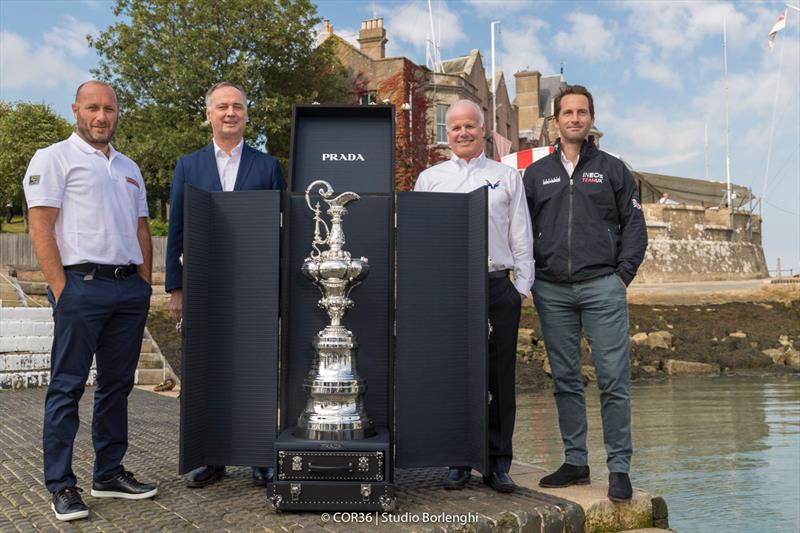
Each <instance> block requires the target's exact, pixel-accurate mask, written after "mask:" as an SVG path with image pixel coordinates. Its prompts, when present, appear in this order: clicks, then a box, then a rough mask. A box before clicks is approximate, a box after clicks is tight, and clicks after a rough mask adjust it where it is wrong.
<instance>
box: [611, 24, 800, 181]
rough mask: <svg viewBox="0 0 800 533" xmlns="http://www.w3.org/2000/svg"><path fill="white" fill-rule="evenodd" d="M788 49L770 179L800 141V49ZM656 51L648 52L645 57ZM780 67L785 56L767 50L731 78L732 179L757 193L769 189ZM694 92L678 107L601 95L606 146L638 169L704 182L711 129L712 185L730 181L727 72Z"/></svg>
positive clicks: (797, 46)
mask: <svg viewBox="0 0 800 533" xmlns="http://www.w3.org/2000/svg"><path fill="white" fill-rule="evenodd" d="M782 44H784V45H785V46H786V49H785V51H784V55H785V57H784V62H783V65H782V72H781V79H780V86H779V89H778V92H777V114H776V121H775V136H774V146H773V152H772V164H771V171H770V180H772V179H773V177H774V175H775V174H776V173H778V172H779V170H780V168H779V167H781V165H782V164H783V162H784V161H785V160H787V158H789V159H790V158H791V157H794V156H793V155H792V154H796V146H797V142H798V126H797V124H798V117H800V97H798V93H797V85H796V84H797V80H798V79H800V64H798V62H797V61H787V60H786V58H790V57H794V58H796V57H798V55H800V43H798V42H797V41H796V40H794V41H793V40H789V39H786V40H785V41H783V43H782ZM643 46H644V45H643ZM645 48H647V47H646V46H645ZM650 52H651V51H650V50H647V49H645V50H644V51H643V52H642V53H643V54H647V53H650ZM719 61H720V63H721V59H720V60H719ZM778 62H779V55H778V54H777V53H769V52H766V51H764V52H763V55H762V57H761V61H760V63H756V64H754V65H753V66H752V68H750V69H749V70H748V72H746V73H735V74H729V78H728V88H729V89H728V90H729V96H728V101H729V110H730V131H731V135H730V145H731V169H732V179H733V181H734V182H735V183H738V184H741V185H748V186H751V187H753V190H754V192H755V193H756V194H760V193H761V189H762V181H763V172H764V166H765V162H766V153H767V148H768V140H769V131H770V125H771V119H772V106H773V101H774V99H775V94H776V92H775V90H776V83H777V81H778ZM654 77H657V76H654ZM686 83H688V82H686ZM687 89H691V91H692V93H693V94H694V96H692V97H689V98H682V99H681V100H680V103H679V104H678V105H674V104H672V105H670V104H669V102H668V101H664V102H662V103H661V104H659V103H658V102H647V103H631V102H624V103H621V104H620V105H619V106H616V105H615V103H614V101H613V98H609V97H608V96H607V95H603V94H599V95H595V102H596V109H597V115H598V119H597V120H598V127H600V129H601V130H602V131H603V132H604V133H605V136H604V137H603V140H602V142H603V146H604V147H605V148H607V149H608V150H610V151H612V152H616V153H619V154H621V155H622V156H623V157H624V158H625V159H626V160H627V161H628V162H629V163H631V164H632V165H633V166H634V168H641V169H650V170H654V171H656V172H663V173H675V174H677V175H687V173H688V175H690V176H692V175H693V176H694V177H698V178H702V177H703V172H702V170H701V171H700V172H699V173H698V172H697V168H701V169H702V168H703V166H704V163H703V161H704V158H705V157H704V152H705V141H704V127H705V126H706V125H708V134H709V154H710V157H709V159H710V164H711V167H712V168H711V179H718V180H719V179H724V172H725V171H724V153H725V82H724V79H723V76H722V69H721V67H720V68H719V70H718V72H717V73H716V75H715V76H714V77H713V79H712V80H711V81H709V82H708V83H707V84H706V85H705V86H696V87H689V86H687ZM754 154H757V155H755V156H754Z"/></svg>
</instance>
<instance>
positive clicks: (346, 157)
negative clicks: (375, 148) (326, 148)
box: [322, 154, 364, 161]
mask: <svg viewBox="0 0 800 533" xmlns="http://www.w3.org/2000/svg"><path fill="white" fill-rule="evenodd" d="M322 160H323V161H364V156H363V155H361V154H322Z"/></svg>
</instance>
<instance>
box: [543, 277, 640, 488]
mask: <svg viewBox="0 0 800 533" xmlns="http://www.w3.org/2000/svg"><path fill="white" fill-rule="evenodd" d="M533 293H534V302H535V304H536V311H537V312H538V313H539V321H540V323H541V325H542V336H543V337H544V342H545V344H546V346H547V356H548V358H549V359H550V367H551V368H552V372H553V384H554V386H555V399H556V407H557V408H558V424H559V427H560V429H561V439H562V440H563V442H564V456H565V462H566V463H568V464H571V465H576V466H583V465H586V464H588V456H589V452H588V449H587V447H586V430H587V423H586V398H585V395H584V390H583V380H582V379H581V349H580V345H581V330H583V331H584V333H585V334H586V338H587V340H588V341H589V346H590V348H591V350H592V359H593V361H594V366H595V370H596V374H597V386H598V388H599V389H600V408H601V411H600V412H601V415H602V418H603V440H604V442H605V446H606V453H607V454H608V457H607V465H608V470H609V472H625V473H627V472H629V470H630V464H631V454H632V453H633V444H632V441H631V399H630V346H629V338H628V333H629V328H628V303H627V297H626V296H627V290H626V288H625V285H624V284H623V283H622V280H621V279H620V278H619V277H618V276H617V275H616V274H611V275H609V276H603V277H600V278H595V279H591V280H588V281H584V282H579V283H550V282H547V281H541V280H536V282H535V283H534V285H533Z"/></svg>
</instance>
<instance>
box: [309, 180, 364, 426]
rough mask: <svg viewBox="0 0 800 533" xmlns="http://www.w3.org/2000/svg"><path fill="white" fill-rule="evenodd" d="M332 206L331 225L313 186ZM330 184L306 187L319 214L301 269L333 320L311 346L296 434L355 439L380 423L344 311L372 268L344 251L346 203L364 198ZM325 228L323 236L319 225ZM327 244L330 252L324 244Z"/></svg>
mask: <svg viewBox="0 0 800 533" xmlns="http://www.w3.org/2000/svg"><path fill="white" fill-rule="evenodd" d="M318 186H319V187H320V188H319V190H318V191H317V193H318V194H319V195H320V197H321V198H322V200H323V201H324V202H325V203H326V204H328V211H327V213H328V216H329V217H330V226H328V224H327V223H326V222H325V221H324V220H323V219H322V215H321V213H322V210H321V209H320V203H319V202H317V203H316V205H313V206H312V204H311V198H310V196H309V195H310V194H311V191H312V189H314V188H315V187H318ZM332 196H333V188H332V187H331V185H330V183H328V182H326V181H322V180H317V181H315V182H313V183H312V184H311V185H309V186H308V188H307V189H306V203H307V204H308V208H309V209H311V211H312V212H313V213H314V223H315V227H314V241H313V242H312V244H311V247H312V248H313V250H312V252H311V253H310V254H309V256H308V257H307V258H306V259H305V261H304V262H303V267H302V269H301V270H302V272H303V274H304V275H305V276H306V277H307V278H309V279H310V280H311V281H313V282H314V284H315V285H316V286H317V287H319V290H320V292H322V299H320V300H319V303H318V305H319V307H321V308H322V309H324V310H325V311H327V313H328V316H329V317H330V323H329V324H328V325H327V326H325V329H323V330H322V331H320V332H319V333H317V336H316V337H315V338H314V340H313V342H312V344H313V346H314V352H315V354H314V361H313V362H312V364H311V369H310V370H309V372H308V376H306V379H305V381H304V382H303V389H304V390H305V391H306V395H307V397H308V398H307V401H306V407H305V409H304V410H303V412H302V414H301V415H300V418H299V419H298V421H297V428H296V429H295V436H297V437H300V438H305V439H313V440H356V439H364V438H367V437H371V436H373V435H375V427H374V426H373V424H372V421H371V420H370V419H369V418H368V417H367V412H366V409H365V408H364V392H366V390H367V385H366V383H365V381H364V380H363V379H361V377H360V376H359V375H358V371H357V369H356V350H357V348H358V342H357V341H356V338H355V336H354V335H353V333H352V332H351V331H348V330H347V329H346V328H345V327H344V326H342V317H343V316H344V313H345V311H347V309H349V308H350V307H352V306H353V300H351V299H350V298H349V297H348V296H349V295H350V291H351V290H353V287H355V286H356V285H358V284H359V283H361V281H363V280H364V278H366V277H367V273H368V272H369V263H368V262H367V258H366V257H361V258H359V259H353V258H352V257H350V252H347V251H345V250H343V249H342V247H343V246H344V244H345V238H344V231H343V230H342V218H343V217H344V216H345V215H346V214H347V209H345V206H346V205H347V204H349V203H350V202H354V201H356V200H358V199H359V198H360V196H358V195H357V194H356V193H354V192H345V193H342V194H340V195H339V196H337V197H335V198H332ZM321 227H322V228H324V230H325V237H324V238H323V237H322V236H321V233H320V229H321ZM322 245H327V246H328V249H327V250H322V251H321V250H320V249H319V246H322Z"/></svg>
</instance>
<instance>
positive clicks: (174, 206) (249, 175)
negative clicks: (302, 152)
mask: <svg viewBox="0 0 800 533" xmlns="http://www.w3.org/2000/svg"><path fill="white" fill-rule="evenodd" d="M187 183H188V184H189V185H192V186H194V187H197V188H198V189H203V190H206V191H222V183H221V182H220V180H219V172H218V171H217V159H216V157H215V156H214V143H211V144H209V145H207V146H204V147H203V148H201V149H200V150H198V151H196V152H194V153H191V154H189V155H186V156H183V157H181V158H180V159H179V160H178V164H177V165H175V173H174V174H173V177H172V190H171V191H170V209H169V236H168V237H167V275H166V281H165V283H164V288H165V289H166V290H167V291H168V292H169V291H171V290H173V289H180V288H181V287H183V268H182V267H181V264H180V261H179V260H178V258H179V257H180V256H181V254H182V253H183V186H184V184H187ZM284 187H285V185H284V181H283V170H282V169H281V165H280V163H279V162H278V160H277V159H275V158H274V157H272V156H271V155H267V154H265V153H263V152H259V151H258V150H255V149H253V148H250V147H249V146H247V144H245V145H244V146H243V148H242V159H241V161H240V162H239V172H238V173H237V174H236V184H235V185H234V187H233V190H234V191H254V190H264V189H278V190H283V189H284Z"/></svg>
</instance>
